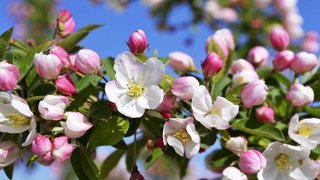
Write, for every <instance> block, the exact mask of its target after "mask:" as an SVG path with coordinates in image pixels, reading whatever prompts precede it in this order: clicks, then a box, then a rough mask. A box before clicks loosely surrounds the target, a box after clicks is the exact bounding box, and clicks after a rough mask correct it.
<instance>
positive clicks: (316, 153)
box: [310, 145, 320, 160]
mask: <svg viewBox="0 0 320 180" xmlns="http://www.w3.org/2000/svg"><path fill="white" fill-rule="evenodd" d="M310 158H311V159H313V160H318V159H319V158H320V145H318V146H317V147H316V148H314V149H313V150H312V151H311V154H310Z"/></svg>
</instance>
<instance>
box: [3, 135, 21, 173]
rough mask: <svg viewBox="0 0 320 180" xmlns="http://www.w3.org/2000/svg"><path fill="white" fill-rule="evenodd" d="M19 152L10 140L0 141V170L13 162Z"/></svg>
mask: <svg viewBox="0 0 320 180" xmlns="http://www.w3.org/2000/svg"><path fill="white" fill-rule="evenodd" d="M19 154H20V150H19V148H18V146H17V145H16V144H15V143H14V142H12V141H2V142H0V170H1V169H3V168H4V167H6V166H9V165H10V164H12V163H14V162H15V161H16V160H17V159H18V157H19Z"/></svg>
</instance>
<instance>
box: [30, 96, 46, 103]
mask: <svg viewBox="0 0 320 180" xmlns="http://www.w3.org/2000/svg"><path fill="white" fill-rule="evenodd" d="M43 98H44V96H33V97H30V98H28V99H27V102H28V103H32V102H34V101H37V100H41V99H43Z"/></svg>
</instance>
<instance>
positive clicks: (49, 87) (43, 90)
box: [33, 83, 56, 96]
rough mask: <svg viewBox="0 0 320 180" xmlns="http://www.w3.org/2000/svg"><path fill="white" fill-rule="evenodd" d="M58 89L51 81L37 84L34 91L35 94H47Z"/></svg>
mask: <svg viewBox="0 0 320 180" xmlns="http://www.w3.org/2000/svg"><path fill="white" fill-rule="evenodd" d="M55 91H56V87H55V86H54V85H53V84H51V83H45V84H41V85H39V86H37V87H36V88H35V90H34V91H33V96H45V95H47V94H52V93H54V92H55Z"/></svg>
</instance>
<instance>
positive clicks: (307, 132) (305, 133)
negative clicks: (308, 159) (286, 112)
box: [297, 123, 316, 138]
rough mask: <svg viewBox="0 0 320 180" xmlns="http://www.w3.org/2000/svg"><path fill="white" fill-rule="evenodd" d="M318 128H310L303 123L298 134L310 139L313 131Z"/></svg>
mask: <svg viewBox="0 0 320 180" xmlns="http://www.w3.org/2000/svg"><path fill="white" fill-rule="evenodd" d="M315 128H316V127H314V126H311V127H310V126H308V125H306V124H305V123H302V124H301V125H300V127H299V129H298V131H297V133H298V134H300V135H302V136H304V137H306V138H308V137H310V135H311V133H312V131H313V130H314V129H315Z"/></svg>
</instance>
